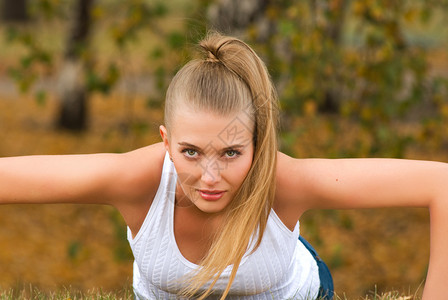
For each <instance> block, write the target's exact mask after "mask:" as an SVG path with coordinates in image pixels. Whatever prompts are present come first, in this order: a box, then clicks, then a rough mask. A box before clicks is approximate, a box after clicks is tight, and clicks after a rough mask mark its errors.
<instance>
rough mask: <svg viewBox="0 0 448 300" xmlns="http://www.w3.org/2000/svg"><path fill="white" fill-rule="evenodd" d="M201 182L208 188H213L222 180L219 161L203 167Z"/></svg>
mask: <svg viewBox="0 0 448 300" xmlns="http://www.w3.org/2000/svg"><path fill="white" fill-rule="evenodd" d="M201 180H202V182H204V183H205V184H206V185H208V186H213V185H215V184H216V183H218V182H219V181H220V180H221V168H220V166H219V164H218V162H217V161H211V162H208V163H207V164H205V165H204V166H202V176H201Z"/></svg>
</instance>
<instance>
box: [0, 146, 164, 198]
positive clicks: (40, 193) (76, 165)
mask: <svg viewBox="0 0 448 300" xmlns="http://www.w3.org/2000/svg"><path fill="white" fill-rule="evenodd" d="M163 153H164V148H163V146H162V145H161V143H159V144H154V145H151V146H148V147H145V148H141V149H138V150H135V151H132V152H128V153H124V154H86V155H48V156H45V155H44V156H23V157H7V158H0V204H8V203H91V204H109V205H114V206H117V207H120V206H123V203H124V202H125V203H128V204H129V205H132V203H138V202H139V201H143V198H144V197H145V195H148V193H150V194H151V192H153V190H154V189H155V188H156V186H157V185H158V181H159V179H160V173H161V163H160V161H161V157H162V155H163ZM162 159H163V158H162ZM146 200H147V199H146ZM124 206H125V205H124Z"/></svg>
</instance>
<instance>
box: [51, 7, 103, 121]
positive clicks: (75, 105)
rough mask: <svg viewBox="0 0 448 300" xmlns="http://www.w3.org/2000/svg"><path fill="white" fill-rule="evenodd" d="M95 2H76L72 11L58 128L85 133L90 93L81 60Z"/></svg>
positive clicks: (61, 83) (86, 44) (60, 81)
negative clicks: (84, 79)
mask: <svg viewBox="0 0 448 300" xmlns="http://www.w3.org/2000/svg"><path fill="white" fill-rule="evenodd" d="M93 2H94V0H79V1H76V2H75V3H74V9H73V10H72V11H73V16H72V18H73V20H72V26H71V28H70V33H69V37H68V41H67V47H66V50H65V55H64V56H65V57H64V63H63V66H62V71H61V75H60V80H59V98H60V110H59V116H58V123H57V125H58V127H59V128H61V129H70V130H83V129H85V128H86V126H87V97H88V93H87V88H86V85H85V83H84V81H83V74H84V73H85V63H84V60H83V59H82V56H83V54H84V55H85V52H86V48H87V46H88V36H89V32H90V28H91V23H92V20H91V14H90V12H91V9H92V6H93Z"/></svg>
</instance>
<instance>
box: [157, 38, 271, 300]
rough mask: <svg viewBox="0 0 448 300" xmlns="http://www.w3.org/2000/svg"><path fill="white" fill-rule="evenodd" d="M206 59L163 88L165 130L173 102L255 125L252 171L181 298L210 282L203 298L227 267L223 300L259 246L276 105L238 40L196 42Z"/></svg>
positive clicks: (258, 66) (264, 75) (267, 204)
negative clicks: (243, 114) (238, 116)
mask: <svg viewBox="0 0 448 300" xmlns="http://www.w3.org/2000/svg"><path fill="white" fill-rule="evenodd" d="M200 46H201V47H202V49H203V51H205V53H206V57H205V58H204V59H196V60H193V61H191V62H190V63H188V64H187V65H185V66H184V67H183V68H182V69H181V70H180V71H179V72H178V73H177V74H176V76H175V77H174V78H173V80H172V82H171V84H170V86H169V87H168V91H167V96H166V103H165V125H166V127H167V129H168V131H169V130H170V127H171V125H172V119H173V117H174V114H175V110H176V106H178V101H183V102H184V103H186V104H187V105H192V106H193V107H194V108H197V109H205V110H208V111H212V112H214V113H219V114H221V115H223V116H226V115H230V114H231V113H234V112H238V111H241V110H246V109H247V112H248V114H249V115H250V116H251V117H252V118H253V121H254V125H255V126H254V134H253V143H254V157H253V162H252V165H251V168H250V169H249V172H248V174H247V175H246V178H245V179H244V181H243V183H242V184H241V187H240V188H239V190H238V191H237V193H236V195H235V197H234V199H233V200H232V202H231V203H230V204H229V207H228V208H227V209H226V215H225V221H224V222H223V224H222V228H221V230H219V232H217V234H216V236H215V238H214V240H213V243H212V245H211V248H210V250H209V252H208V253H207V255H206V256H205V257H204V259H203V260H202V261H201V263H200V265H201V268H200V269H199V270H198V271H197V272H196V273H195V274H192V276H191V277H189V278H188V279H187V280H186V284H187V288H185V289H184V290H182V292H181V295H182V296H184V297H193V296H195V295H196V293H198V291H199V289H200V288H201V287H203V286H204V285H205V284H207V282H208V281H210V280H212V283H211V284H210V286H209V287H208V289H207V290H206V291H205V292H204V293H203V294H202V295H200V297H199V299H203V298H205V297H206V296H207V295H209V294H210V293H212V292H213V286H214V285H215V283H216V282H217V280H218V278H219V277H220V275H221V274H222V272H223V271H224V269H225V268H226V267H227V266H229V265H232V266H233V268H232V272H231V274H230V277H229V282H228V284H227V287H226V290H225V291H224V293H223V294H222V296H221V299H224V298H225V297H226V296H227V294H228V293H229V290H230V286H231V284H232V282H233V280H234V279H235V276H236V272H237V270H238V267H239V264H240V262H241V259H242V258H243V256H244V254H245V253H246V251H248V249H249V247H250V246H252V244H250V243H251V238H252V237H256V240H255V239H254V242H255V243H254V244H253V248H251V249H252V251H255V250H256V249H257V248H258V246H259V245H260V243H261V239H262V237H263V233H264V230H265V228H266V224H267V220H268V217H269V214H270V211H271V208H272V204H273V200H274V195H275V172H276V162H277V125H278V124H277V123H278V104H277V96H276V92H275V89H274V87H273V84H272V82H271V80H270V77H269V74H268V72H267V69H266V66H265V65H264V63H263V62H262V60H261V59H260V58H259V57H258V55H257V54H256V53H255V52H254V51H253V50H252V49H251V48H250V47H249V46H248V45H247V44H246V43H244V42H242V41H241V40H239V39H237V38H233V37H227V36H222V35H220V34H218V33H210V34H209V35H208V36H207V37H206V38H205V39H204V40H202V41H201V42H200Z"/></svg>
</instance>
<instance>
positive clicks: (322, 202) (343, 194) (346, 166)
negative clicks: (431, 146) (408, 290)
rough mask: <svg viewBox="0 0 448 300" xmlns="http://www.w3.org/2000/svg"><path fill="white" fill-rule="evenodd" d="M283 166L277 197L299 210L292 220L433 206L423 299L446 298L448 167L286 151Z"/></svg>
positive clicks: (288, 207)
mask: <svg viewBox="0 0 448 300" xmlns="http://www.w3.org/2000/svg"><path fill="white" fill-rule="evenodd" d="M278 162H279V163H278V171H277V190H278V192H277V199H278V200H279V203H280V207H282V208H283V209H284V210H285V211H289V212H291V211H295V212H296V213H295V215H294V214H293V213H290V214H289V218H290V219H291V220H293V219H294V218H296V219H295V220H297V219H298V218H299V216H300V215H301V214H302V213H303V212H304V211H306V210H308V209H349V208H376V207H428V208H429V210H430V215H431V252H430V253H431V254H430V265H429V271H428V276H427V283H426V287H425V291H424V299H431V300H432V299H444V297H445V296H446V292H445V288H446V284H445V277H444V276H446V275H445V274H446V272H447V271H448V255H447V254H446V249H448V238H447V234H448V165H447V164H445V163H440V162H429V161H415V160H396V159H335V160H328V159H305V160H300V159H294V158H291V157H288V156H286V155H284V154H281V153H280V154H279V158H278ZM276 201H277V200H276ZM291 223H292V221H291Z"/></svg>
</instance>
